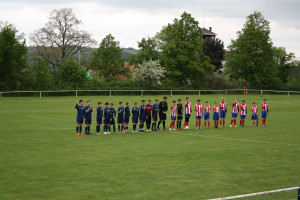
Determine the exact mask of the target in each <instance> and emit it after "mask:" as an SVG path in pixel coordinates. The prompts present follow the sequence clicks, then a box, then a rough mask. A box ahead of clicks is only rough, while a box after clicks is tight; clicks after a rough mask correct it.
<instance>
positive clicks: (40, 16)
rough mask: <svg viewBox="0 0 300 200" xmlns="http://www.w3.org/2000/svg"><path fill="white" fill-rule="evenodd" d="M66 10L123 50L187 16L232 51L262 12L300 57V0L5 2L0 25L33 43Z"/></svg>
mask: <svg viewBox="0 0 300 200" xmlns="http://www.w3.org/2000/svg"><path fill="white" fill-rule="evenodd" d="M65 7H67V8H73V10H74V12H75V13H76V16H77V17H78V18H79V19H80V20H82V22H83V24H82V29H84V30H86V31H88V32H89V33H91V34H92V36H93V38H94V39H96V40H97V41H98V42H100V41H101V39H102V38H103V37H104V36H105V35H107V34H109V33H111V34H112V35H113V36H115V37H116V39H117V40H119V41H120V44H121V47H134V48H137V41H139V40H140V39H141V38H142V37H147V36H150V37H151V36H154V35H155V34H156V33H157V32H159V31H160V30H161V28H162V26H164V25H167V24H168V23H172V21H173V19H174V18H179V17H180V15H181V14H182V13H183V12H184V11H187V12H189V13H191V14H192V16H193V17H194V18H195V19H196V20H198V21H199V23H200V26H201V27H202V26H203V21H204V27H206V28H208V27H212V29H213V31H214V32H215V33H217V34H218V35H217V37H219V38H220V39H221V40H223V41H224V42H225V45H226V46H227V45H228V44H230V41H231V39H235V38H236V32H237V31H238V30H240V29H241V28H242V26H243V24H244V22H245V19H246V16H247V15H249V14H251V13H253V12H254V11H260V12H262V14H263V15H264V17H265V18H266V19H267V20H269V21H270V22H271V38H272V40H273V43H274V44H275V45H276V46H282V47H286V49H287V50H288V51H289V52H294V53H295V54H296V56H297V57H300V15H299V10H300V0H243V1H241V0H206V1H203V0H151V1H150V0H99V1H96V0H86V1H83V0H81V1H80V0H45V1H38V0H27V1H25V0H0V20H1V21H8V22H10V23H13V24H15V25H16V27H17V28H18V29H19V30H20V31H21V32H24V33H25V34H26V38H28V36H29V34H30V33H32V32H33V31H34V30H36V29H38V28H41V27H42V26H43V25H44V24H45V23H46V22H47V20H48V17H49V13H50V12H51V11H52V10H53V9H60V8H65ZM203 13H204V20H203ZM27 44H30V41H27Z"/></svg>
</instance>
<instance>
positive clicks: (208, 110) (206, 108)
mask: <svg viewBox="0 0 300 200" xmlns="http://www.w3.org/2000/svg"><path fill="white" fill-rule="evenodd" d="M210 111H211V109H210V106H207V105H205V106H204V112H208V113H210Z"/></svg>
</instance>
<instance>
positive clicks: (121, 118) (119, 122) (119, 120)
mask: <svg viewBox="0 0 300 200" xmlns="http://www.w3.org/2000/svg"><path fill="white" fill-rule="evenodd" d="M123 123H124V116H118V124H123Z"/></svg>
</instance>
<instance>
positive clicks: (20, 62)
mask: <svg viewBox="0 0 300 200" xmlns="http://www.w3.org/2000/svg"><path fill="white" fill-rule="evenodd" d="M26 53H27V48H26V46H25V38H24V35H23V34H18V30H17V29H16V28H15V27H14V26H13V25H12V24H8V23H0V90H10V89H18V87H19V86H20V85H21V83H20V80H21V76H22V75H21V73H22V72H23V71H24V69H25V68H26V67H27V58H26Z"/></svg>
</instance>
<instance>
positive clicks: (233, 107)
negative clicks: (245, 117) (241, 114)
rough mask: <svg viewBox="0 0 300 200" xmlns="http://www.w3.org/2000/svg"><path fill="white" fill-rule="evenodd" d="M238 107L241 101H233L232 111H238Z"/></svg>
mask: <svg viewBox="0 0 300 200" xmlns="http://www.w3.org/2000/svg"><path fill="white" fill-rule="evenodd" d="M238 108H239V103H238V102H235V101H234V102H233V103H232V111H231V112H232V113H238Z"/></svg>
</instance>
